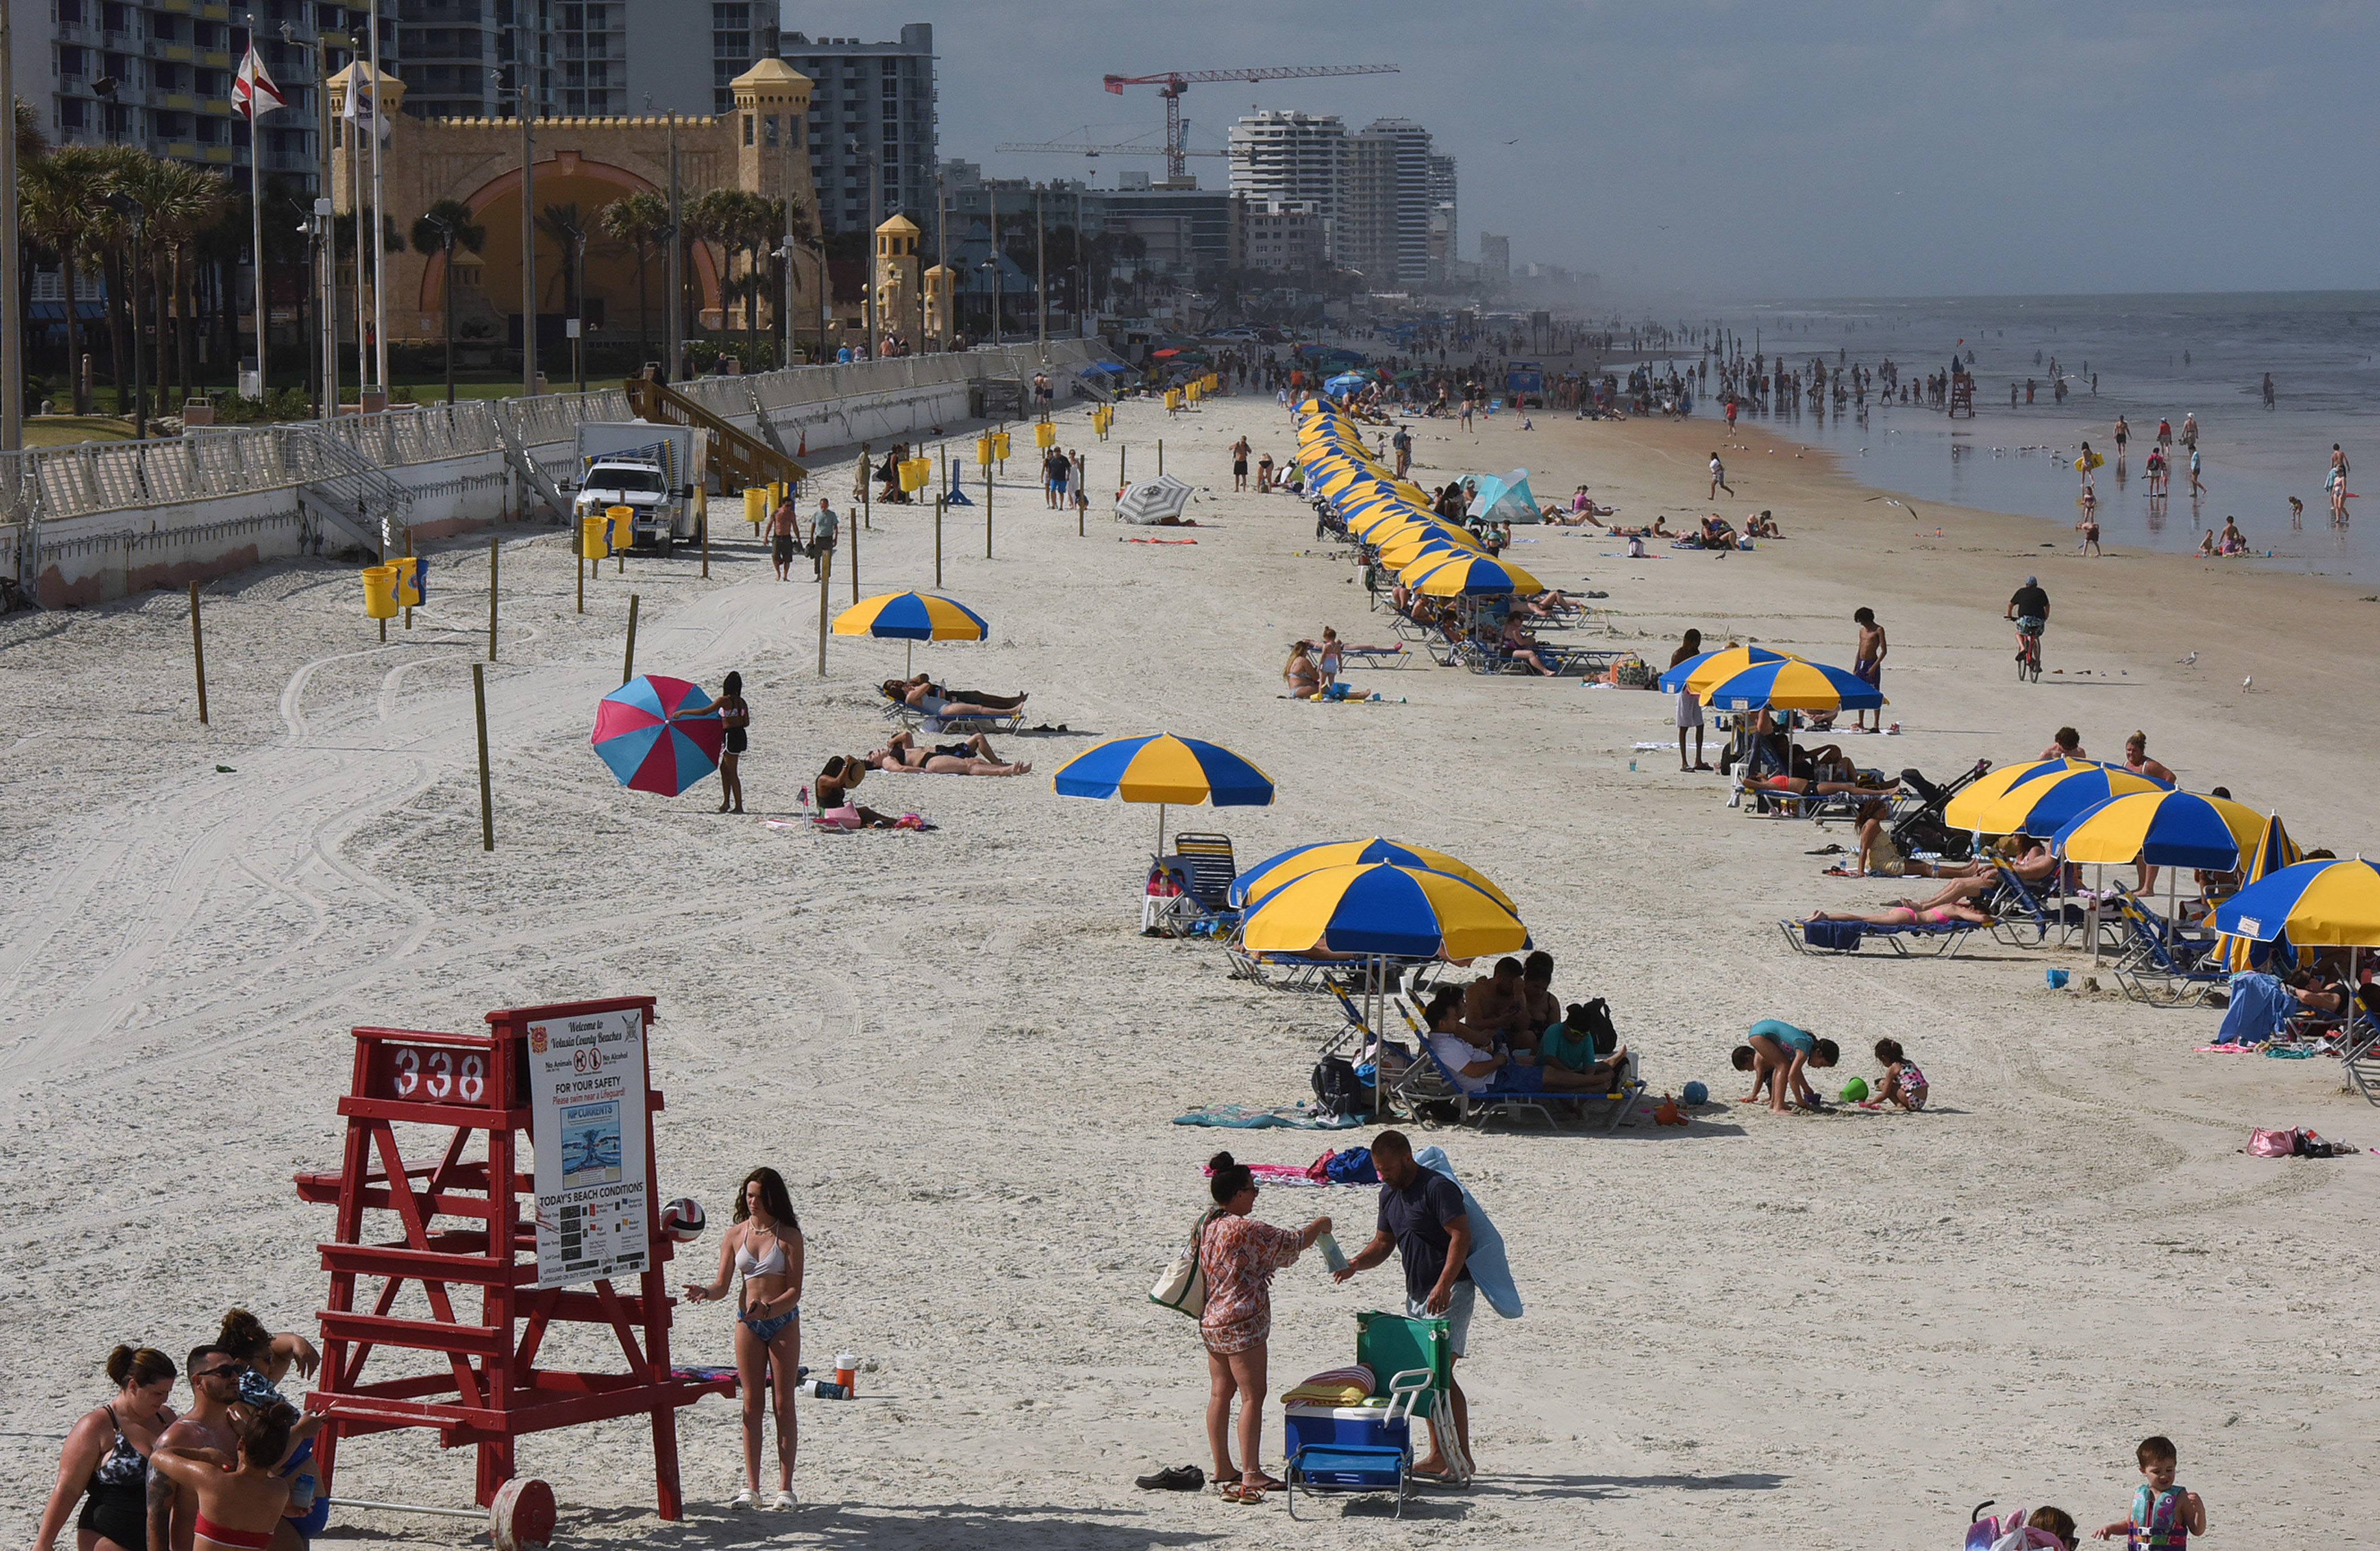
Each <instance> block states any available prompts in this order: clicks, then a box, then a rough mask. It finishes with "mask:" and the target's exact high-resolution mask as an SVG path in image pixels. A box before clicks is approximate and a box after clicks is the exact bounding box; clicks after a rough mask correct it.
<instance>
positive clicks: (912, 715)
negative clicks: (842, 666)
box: [877, 685, 1025, 733]
mask: <svg viewBox="0 0 2380 1551" xmlns="http://www.w3.org/2000/svg"><path fill="white" fill-rule="evenodd" d="M877 694H878V696H879V697H881V698H882V700H883V702H884V703H883V704H882V705H881V706H880V707H878V708H877V709H880V710H881V711H882V712H883V713H884V714H885V715H886V716H888V717H890V718H891V719H892V720H893V721H898V722H900V723H901V724H902V725H903V726H905V727H907V728H909V729H910V730H911V731H913V732H923V733H1014V732H1016V731H1017V730H1018V729H1020V728H1022V727H1023V726H1024V725H1025V713H1024V711H1022V710H1014V711H1008V712H1006V713H1004V714H1002V715H1000V716H947V717H946V716H943V715H941V714H940V711H939V708H940V707H941V706H943V705H945V704H947V703H948V702H946V701H943V700H940V699H937V698H935V697H932V696H928V697H926V703H925V705H924V706H923V707H917V706H913V705H910V704H909V703H908V702H907V701H905V700H896V699H894V698H893V697H892V696H891V695H889V694H886V693H885V692H884V689H883V687H882V686H881V685H879V686H878V688H877Z"/></svg>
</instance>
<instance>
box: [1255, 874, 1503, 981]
mask: <svg viewBox="0 0 2380 1551" xmlns="http://www.w3.org/2000/svg"><path fill="white" fill-rule="evenodd" d="M1240 941H1241V945H1242V946H1243V947H1245V948H1246V949H1247V951H1250V952H1252V953H1310V952H1313V951H1317V950H1323V951H1329V952H1333V953H1349V954H1355V955H1359V956H1362V957H1365V958H1394V959H1433V958H1441V957H1442V958H1448V959H1475V958H1477V957H1478V956H1479V955H1480V954H1482V953H1511V952H1516V951H1519V950H1521V949H1523V948H1525V947H1527V946H1528V943H1529V929H1528V928H1527V927H1524V926H1523V925H1522V924H1521V920H1520V917H1518V916H1516V915H1513V914H1512V912H1511V911H1510V910H1507V909H1505V908H1504V906H1503V905H1501V904H1500V903H1497V901H1496V899H1495V898H1494V897H1493V896H1492V895H1490V894H1488V892H1487V891H1485V890H1483V889H1481V888H1480V887H1479V886H1478V885H1476V884H1475V883H1473V882H1471V881H1470V880H1469V879H1468V878H1457V877H1455V876H1454V875H1453V874H1451V873H1443V872H1432V871H1430V870H1429V869H1428V868H1427V867H1401V866H1396V865H1394V864H1393V863H1389V862H1371V863H1363V864H1358V865H1355V866H1338V867H1321V868H1318V869H1317V870H1315V871H1313V872H1309V873H1306V874H1305V875H1304V876H1302V877H1299V878H1293V879H1291V880H1290V881H1289V882H1287V883H1284V884H1282V885H1281V887H1280V888H1278V889H1275V890H1273V891H1270V892H1269V893H1267V894H1265V895H1263V896H1262V897H1261V898H1258V899H1257V900H1255V901H1254V902H1253V903H1251V904H1250V905H1249V906H1248V909H1247V914H1246V915H1245V916H1244V917H1243V918H1242V920H1241V924H1240Z"/></svg>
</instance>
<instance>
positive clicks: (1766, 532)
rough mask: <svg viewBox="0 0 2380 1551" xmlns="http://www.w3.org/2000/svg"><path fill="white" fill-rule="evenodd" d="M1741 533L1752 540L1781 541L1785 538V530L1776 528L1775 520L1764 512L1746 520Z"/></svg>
mask: <svg viewBox="0 0 2380 1551" xmlns="http://www.w3.org/2000/svg"><path fill="white" fill-rule="evenodd" d="M1743 531H1744V533H1745V534H1746V535H1747V536H1748V537H1750V538H1754V539H1782V538H1784V537H1785V530H1784V529H1783V528H1781V527H1778V526H1777V519H1776V518H1774V517H1772V516H1770V515H1768V514H1767V513H1766V512H1763V513H1761V514H1760V515H1758V516H1756V517H1752V518H1748V519H1746V521H1745V523H1744V525H1743Z"/></svg>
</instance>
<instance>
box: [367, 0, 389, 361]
mask: <svg viewBox="0 0 2380 1551" xmlns="http://www.w3.org/2000/svg"><path fill="white" fill-rule="evenodd" d="M367 20H368V21H369V23H370V27H371V73H372V80H371V105H372V116H371V128H372V140H371V179H372V380H373V381H374V382H377V383H378V384H379V386H380V393H381V400H382V402H383V405H385V404H386V402H387V399H388V310H387V307H386V305H385V300H384V298H383V294H382V293H383V289H384V287H385V282H386V281H387V278H388V272H387V260H388V253H387V248H388V245H387V244H386V243H384V242H383V241H382V240H381V225H382V224H383V222H385V221H386V220H387V219H388V205H387V201H386V199H385V197H384V194H383V188H382V184H381V154H380V142H381V137H382V134H383V130H384V128H385V127H386V125H385V120H384V119H383V116H382V115H383V113H384V112H385V111H386V107H385V104H383V103H382V102H381V100H380V83H381V81H382V80H383V79H384V78H383V76H382V75H381V70H380V0H371V5H370V11H369V14H368V16H367Z"/></svg>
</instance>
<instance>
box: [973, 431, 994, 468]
mask: <svg viewBox="0 0 2380 1551" xmlns="http://www.w3.org/2000/svg"><path fill="white" fill-rule="evenodd" d="M975 461H976V462H977V465H979V466H981V467H987V468H988V467H990V466H991V438H990V437H989V436H978V437H977V438H976V439H975Z"/></svg>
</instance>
